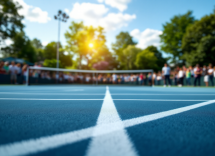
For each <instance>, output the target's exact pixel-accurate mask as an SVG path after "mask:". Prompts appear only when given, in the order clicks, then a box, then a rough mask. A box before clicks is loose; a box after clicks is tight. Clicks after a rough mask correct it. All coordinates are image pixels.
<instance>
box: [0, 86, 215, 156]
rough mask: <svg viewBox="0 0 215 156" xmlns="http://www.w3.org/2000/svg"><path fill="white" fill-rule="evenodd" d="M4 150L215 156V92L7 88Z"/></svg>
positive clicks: (0, 133) (1, 126) (1, 133)
mask: <svg viewBox="0 0 215 156" xmlns="http://www.w3.org/2000/svg"><path fill="white" fill-rule="evenodd" d="M0 155H1V156H13V155H14V156H18V155H32V156H37V155H52V156H55V155H56V156H58V155H70V156H153V155H156V156H157V155H165V156H173V155H174V156H186V155H192V156H198V155H199V156H202V155H207V156H214V155H215V89H213V88H176V87H166V88H163V87H128V86H127V87H126V86H121V87H120V86H29V87H27V86H1V87H0Z"/></svg>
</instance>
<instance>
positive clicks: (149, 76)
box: [148, 73, 152, 86]
mask: <svg viewBox="0 0 215 156" xmlns="http://www.w3.org/2000/svg"><path fill="white" fill-rule="evenodd" d="M148 81H149V85H150V86H151V85H152V73H149V74H148Z"/></svg>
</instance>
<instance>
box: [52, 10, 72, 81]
mask: <svg viewBox="0 0 215 156" xmlns="http://www.w3.org/2000/svg"><path fill="white" fill-rule="evenodd" d="M54 18H55V19H56V20H58V42H57V62H56V68H57V69H58V68H59V47H60V45H59V44H60V22H66V21H67V19H68V18H69V16H68V15H66V13H63V12H62V11H61V10H59V11H58V14H57V15H55V16H54ZM58 73H59V72H58V71H57V79H58V78H59V74H58ZM57 82H58V80H57Z"/></svg>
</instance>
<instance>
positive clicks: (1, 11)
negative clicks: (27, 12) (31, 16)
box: [0, 0, 24, 40]
mask: <svg viewBox="0 0 215 156" xmlns="http://www.w3.org/2000/svg"><path fill="white" fill-rule="evenodd" d="M19 9H21V6H20V5H19V4H18V3H15V2H14V1H13V0H1V1H0V40H4V39H7V38H13V37H15V36H16V33H17V32H20V31H22V30H23V28H24V25H23V24H22V20H23V19H24V17H23V16H21V15H20V14H19V13H18V10H19Z"/></svg>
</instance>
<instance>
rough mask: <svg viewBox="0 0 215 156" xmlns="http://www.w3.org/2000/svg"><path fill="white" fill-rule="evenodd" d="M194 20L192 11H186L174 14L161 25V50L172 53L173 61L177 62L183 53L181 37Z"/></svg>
mask: <svg viewBox="0 0 215 156" xmlns="http://www.w3.org/2000/svg"><path fill="white" fill-rule="evenodd" d="M194 22H195V19H194V17H193V16H192V12H191V11H188V12H187V13H186V14H184V15H178V16H174V17H173V18H172V19H171V20H170V22H166V23H165V24H164V25H163V34H162V35H160V38H161V43H162V45H161V50H162V51H164V52H166V53H169V54H172V56H173V58H172V59H173V63H176V64H177V63H178V61H179V60H180V59H181V56H182V55H183V54H184V52H183V50H182V39H183V36H184V34H185V33H186V29H187V27H188V26H190V25H192V24H193V23H194Z"/></svg>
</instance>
